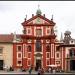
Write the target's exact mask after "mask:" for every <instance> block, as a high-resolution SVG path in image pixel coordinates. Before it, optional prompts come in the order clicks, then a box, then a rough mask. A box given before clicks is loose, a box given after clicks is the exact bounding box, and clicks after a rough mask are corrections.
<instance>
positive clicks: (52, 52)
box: [51, 44, 54, 58]
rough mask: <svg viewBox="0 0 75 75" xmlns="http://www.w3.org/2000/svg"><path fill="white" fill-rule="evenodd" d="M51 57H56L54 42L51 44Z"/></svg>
mask: <svg viewBox="0 0 75 75" xmlns="http://www.w3.org/2000/svg"><path fill="white" fill-rule="evenodd" d="M51 58H54V44H51Z"/></svg>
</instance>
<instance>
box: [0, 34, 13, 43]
mask: <svg viewBox="0 0 75 75" xmlns="http://www.w3.org/2000/svg"><path fill="white" fill-rule="evenodd" d="M12 41H13V34H0V42H3V43H4V42H8V43H10V42H12Z"/></svg>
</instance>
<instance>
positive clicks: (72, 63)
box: [70, 60, 75, 71]
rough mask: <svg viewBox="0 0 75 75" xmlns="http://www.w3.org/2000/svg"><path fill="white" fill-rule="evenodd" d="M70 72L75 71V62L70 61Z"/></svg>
mask: <svg viewBox="0 0 75 75" xmlns="http://www.w3.org/2000/svg"><path fill="white" fill-rule="evenodd" d="M70 70H72V71H75V60H70Z"/></svg>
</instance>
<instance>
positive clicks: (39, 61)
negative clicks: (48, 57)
mask: <svg viewBox="0 0 75 75" xmlns="http://www.w3.org/2000/svg"><path fill="white" fill-rule="evenodd" d="M39 67H40V68H41V60H40V59H37V60H36V67H35V70H36V71H37V70H38V69H39Z"/></svg>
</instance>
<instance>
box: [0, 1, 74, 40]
mask: <svg viewBox="0 0 75 75" xmlns="http://www.w3.org/2000/svg"><path fill="white" fill-rule="evenodd" d="M38 4H39V5H40V7H39V8H40V9H41V12H42V15H43V14H45V16H46V18H48V19H51V17H52V15H53V20H54V22H55V23H56V30H57V38H58V39H60V36H61V32H62V34H63V36H64V32H65V31H66V30H69V31H71V36H72V38H74V39H75V1H0V34H11V33H14V32H16V34H22V30H23V27H22V25H21V23H22V22H24V19H25V17H26V15H27V19H29V18H31V17H32V14H34V15H36V11H37V9H38Z"/></svg>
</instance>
